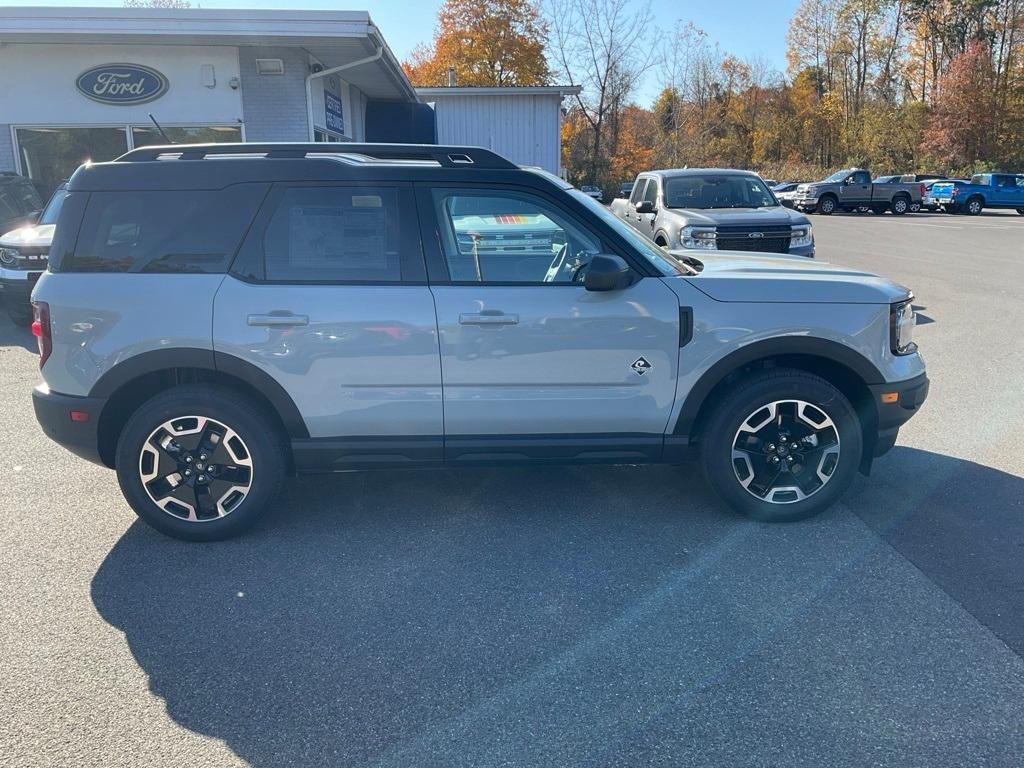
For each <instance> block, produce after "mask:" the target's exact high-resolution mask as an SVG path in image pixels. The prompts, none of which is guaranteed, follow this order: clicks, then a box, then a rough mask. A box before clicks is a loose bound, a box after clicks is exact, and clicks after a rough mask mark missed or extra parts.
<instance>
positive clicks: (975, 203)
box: [964, 197, 985, 216]
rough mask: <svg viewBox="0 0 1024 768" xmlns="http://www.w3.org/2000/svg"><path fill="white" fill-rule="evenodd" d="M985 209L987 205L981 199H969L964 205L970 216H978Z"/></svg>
mask: <svg viewBox="0 0 1024 768" xmlns="http://www.w3.org/2000/svg"><path fill="white" fill-rule="evenodd" d="M984 207H985V203H984V202H982V199H981V198H980V197H972V198H969V199H968V200H967V202H966V203H964V210H965V211H966V212H967V215H968V216H977V215H978V214H979V213H981V211H982V209H983V208H984Z"/></svg>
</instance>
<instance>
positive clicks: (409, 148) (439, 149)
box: [116, 142, 518, 170]
mask: <svg viewBox="0 0 1024 768" xmlns="http://www.w3.org/2000/svg"><path fill="white" fill-rule="evenodd" d="M259 154H262V155H265V156H266V157H267V158H270V159H296V158H303V157H306V155H311V154H314V155H366V156H367V157H372V158H375V159H377V160H426V161H431V160H432V161H434V162H436V163H437V164H438V165H441V166H443V167H445V168H480V169H488V170H495V169H511V168H518V166H517V165H515V163H512V162H509V161H508V160H506V159H505V158H504V157H502V156H501V155H499V154H497V153H495V152H492V151H491V150H489V149H483V148H482V147H458V146H438V145H436V144H355V143H350V142H337V143H335V142H331V143H326V142H320V143H308V142H307V143H301V144H291V143H287V142H269V143H252V144H249V143H241V144H169V145H165V146H153V147H140V148H139V149H133V150H130V151H129V152H126V153H125V154H123V155H121V156H120V157H119V158H117V161H116V162H119V163H137V162H145V161H148V160H157V159H158V158H160V157H161V156H162V155H177V156H178V159H179V160H203V159H205V158H207V157H209V156H211V155H212V156H216V155H221V156H223V155H259Z"/></svg>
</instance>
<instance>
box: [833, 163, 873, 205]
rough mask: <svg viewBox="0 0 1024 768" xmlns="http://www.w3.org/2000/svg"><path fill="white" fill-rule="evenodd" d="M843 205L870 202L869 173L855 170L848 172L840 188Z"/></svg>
mask: <svg viewBox="0 0 1024 768" xmlns="http://www.w3.org/2000/svg"><path fill="white" fill-rule="evenodd" d="M840 197H841V198H842V202H843V205H857V204H859V203H870V202H871V174H869V173H868V172H867V171H857V172H856V173H852V174H850V175H849V176H848V177H847V179H846V183H845V184H843V186H842V188H841V190H840Z"/></svg>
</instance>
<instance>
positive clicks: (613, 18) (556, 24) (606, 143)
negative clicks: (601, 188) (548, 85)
mask: <svg viewBox="0 0 1024 768" xmlns="http://www.w3.org/2000/svg"><path fill="white" fill-rule="evenodd" d="M548 12H549V16H550V18H551V28H552V51H553V52H552V57H553V59H554V64H555V68H556V71H557V72H558V74H559V76H560V77H561V78H562V79H563V80H564V81H565V82H566V83H568V84H569V85H579V86H580V87H581V91H580V93H579V94H577V95H576V96H575V97H574V98H575V100H576V103H575V105H574V108H573V112H574V116H575V117H577V118H579V119H582V120H583V121H585V122H586V124H587V126H588V127H589V132H588V133H589V136H588V138H589V142H588V143H589V146H588V147H587V154H588V162H587V167H586V170H585V175H584V177H583V178H582V179H581V180H582V181H586V182H588V183H614V181H615V179H613V178H611V177H610V176H609V172H610V167H609V162H608V157H609V155H611V154H614V152H615V142H616V139H617V136H616V134H617V131H618V123H619V117H620V113H621V112H622V110H623V109H625V108H626V106H628V104H629V103H630V96H631V94H632V92H633V90H634V89H635V88H636V85H637V82H638V81H639V79H640V77H641V76H642V75H643V73H644V72H646V71H647V69H648V68H649V67H650V65H651V61H652V58H653V56H652V47H651V46H650V45H649V44H648V42H647V31H648V19H649V18H650V3H649V2H639V3H638V2H633V1H632V0H549V2H548ZM609 133H610V134H611V136H609Z"/></svg>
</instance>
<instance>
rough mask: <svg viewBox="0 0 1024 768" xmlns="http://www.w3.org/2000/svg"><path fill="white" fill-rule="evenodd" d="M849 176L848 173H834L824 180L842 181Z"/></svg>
mask: <svg viewBox="0 0 1024 768" xmlns="http://www.w3.org/2000/svg"><path fill="white" fill-rule="evenodd" d="M849 175H850V172H849V171H836V172H835V173H833V174H832V175H831V176H829V177H828V178H826V179H825V181H842V180H843V179H845V178H846V177H847V176H849Z"/></svg>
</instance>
